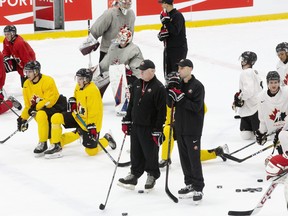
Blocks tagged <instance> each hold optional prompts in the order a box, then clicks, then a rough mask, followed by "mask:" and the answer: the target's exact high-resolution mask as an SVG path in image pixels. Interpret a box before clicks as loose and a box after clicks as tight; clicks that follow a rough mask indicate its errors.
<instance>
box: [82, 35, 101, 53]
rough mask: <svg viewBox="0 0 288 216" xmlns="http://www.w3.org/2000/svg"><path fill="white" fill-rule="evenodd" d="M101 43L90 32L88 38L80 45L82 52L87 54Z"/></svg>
mask: <svg viewBox="0 0 288 216" xmlns="http://www.w3.org/2000/svg"><path fill="white" fill-rule="evenodd" d="M99 45H100V43H99V42H98V40H97V39H95V38H94V36H93V35H92V34H91V33H90V34H89V35H88V37H87V38H86V40H85V41H84V42H83V43H82V45H81V46H80V47H79V50H80V52H81V53H82V54H83V55H84V56H85V55H87V54H89V53H91V52H92V51H96V50H97V49H98V47H99Z"/></svg>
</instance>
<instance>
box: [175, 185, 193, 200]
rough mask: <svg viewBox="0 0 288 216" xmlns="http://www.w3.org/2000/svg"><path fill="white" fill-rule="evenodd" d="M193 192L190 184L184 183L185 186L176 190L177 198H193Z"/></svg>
mask: <svg viewBox="0 0 288 216" xmlns="http://www.w3.org/2000/svg"><path fill="white" fill-rule="evenodd" d="M194 192H195V190H194V188H193V186H192V184H190V185H186V187H184V188H181V189H180V190H179V191H178V195H179V199H189V198H193V196H194Z"/></svg>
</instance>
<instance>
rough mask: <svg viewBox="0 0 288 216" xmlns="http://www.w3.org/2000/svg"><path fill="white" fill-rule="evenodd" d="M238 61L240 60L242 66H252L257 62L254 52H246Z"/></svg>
mask: <svg viewBox="0 0 288 216" xmlns="http://www.w3.org/2000/svg"><path fill="white" fill-rule="evenodd" d="M240 60H241V65H242V66H244V65H246V64H249V65H251V66H253V65H254V64H255V62H256V61H257V55H256V53H254V52H251V51H246V52H243V53H242V54H241V56H240Z"/></svg>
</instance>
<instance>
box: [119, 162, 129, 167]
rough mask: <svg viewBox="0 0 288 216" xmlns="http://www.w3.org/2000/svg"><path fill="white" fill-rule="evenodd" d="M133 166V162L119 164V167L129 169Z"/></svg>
mask: <svg viewBox="0 0 288 216" xmlns="http://www.w3.org/2000/svg"><path fill="white" fill-rule="evenodd" d="M130 165H131V161H128V162H125V163H118V167H127V166H130Z"/></svg>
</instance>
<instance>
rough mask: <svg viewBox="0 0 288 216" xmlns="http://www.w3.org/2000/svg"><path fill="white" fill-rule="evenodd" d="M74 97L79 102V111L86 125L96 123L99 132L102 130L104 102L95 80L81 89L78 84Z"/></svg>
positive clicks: (79, 123)
mask: <svg viewBox="0 0 288 216" xmlns="http://www.w3.org/2000/svg"><path fill="white" fill-rule="evenodd" d="M74 97H75V98H76V102H77V113H78V114H79V115H80V117H81V118H82V119H83V121H84V122H85V123H86V125H88V124H92V123H94V124H95V125H96V129H97V132H100V131H101V128H102V118H103V103H102V98H101V94H100V91H99V89H98V88H97V87H96V85H95V84H94V83H93V82H90V83H89V84H88V85H87V86H85V88H84V89H81V88H80V87H79V85H78V84H77V85H76V87H75V90H74ZM72 114H73V117H74V119H75V120H76V121H77V123H78V125H80V126H81V128H82V129H83V130H85V131H87V130H86V128H85V127H84V125H83V124H82V123H81V122H80V121H79V119H78V118H77V117H76V115H75V113H72Z"/></svg>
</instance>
